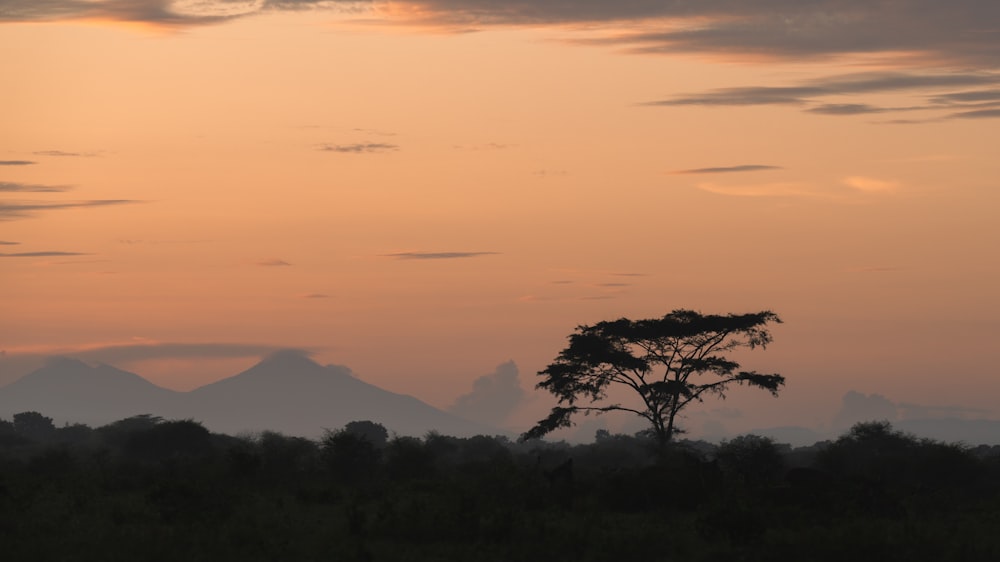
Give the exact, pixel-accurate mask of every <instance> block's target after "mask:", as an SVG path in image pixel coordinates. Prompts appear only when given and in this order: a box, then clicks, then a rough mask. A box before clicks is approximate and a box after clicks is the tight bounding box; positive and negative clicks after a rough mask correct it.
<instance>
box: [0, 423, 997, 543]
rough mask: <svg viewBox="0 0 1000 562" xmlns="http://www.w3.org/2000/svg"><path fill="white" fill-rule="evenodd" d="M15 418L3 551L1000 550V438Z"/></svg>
mask: <svg viewBox="0 0 1000 562" xmlns="http://www.w3.org/2000/svg"><path fill="white" fill-rule="evenodd" d="M27 414H28V415H21V414H19V415H18V416H15V420H16V422H15V421H13V420H12V421H5V420H0V545H2V548H3V556H4V559H5V560H39V561H45V560H60V561H63V560H65V561H76V560H81V561H82V560H102V561H115V560H122V561H125V560H127V561H143V560H165V561H166V560H182V559H183V560H194V561H199V560H205V561H208V560H241V561H245V562H253V561H258V560H260V561H265V560H304V561H309V560H348V561H350V560H416V561H420V560H484V561H492V560H497V561H499V560H529V561H531V560H567V559H573V560H583V561H598V560H640V559H641V560H682V561H695V562H697V561H714V560H751V561H753V560H768V561H770V560H786V559H787V560H815V561H825V560H830V561H834V560H836V561H840V560H843V559H851V558H853V559H859V560H876V559H878V560H883V559H885V560H908V561H909V560H917V561H919V560H935V561H937V560H997V559H1000V536H998V535H997V534H996V532H995V530H996V528H997V526H998V524H1000V447H979V448H975V449H972V448H968V447H964V446H960V445H951V444H945V443H939V442H934V441H929V440H922V439H917V438H914V437H912V436H908V435H905V434H902V433H899V432H897V431H894V430H893V429H892V427H891V426H890V425H889V424H888V423H867V424H859V425H856V426H855V427H854V428H852V429H851V430H850V431H849V432H848V433H846V434H845V435H844V436H842V437H840V438H839V439H837V440H836V441H834V442H825V443H819V444H816V445H815V446H812V447H806V448H799V449H792V448H790V447H788V446H784V445H780V444H777V443H774V442H773V441H771V440H769V439H766V438H762V437H758V436H752V435H751V436H741V437H737V438H734V439H731V440H729V441H726V442H724V443H722V444H720V445H718V446H714V445H711V444H708V443H703V442H690V441H675V442H673V443H671V444H670V446H669V447H666V448H661V447H659V446H658V444H657V442H656V440H655V439H653V438H649V437H646V436H628V435H614V434H610V433H608V432H607V431H601V432H598V435H597V436H596V437H597V439H596V440H595V442H594V443H591V444H587V445H576V446H569V445H567V444H565V443H544V442H540V441H526V442H512V441H510V440H508V439H505V438H503V437H487V436H479V437H473V438H467V439H459V438H454V437H448V436H445V435H439V434H434V433H431V434H428V435H427V436H425V437H424V438H422V439H415V438H411V437H396V436H393V437H389V436H388V435H387V433H386V432H385V431H384V428H382V427H381V426H379V425H378V424H375V423H372V422H357V423H352V424H349V425H348V426H347V427H345V428H343V429H341V430H337V431H330V432H327V434H326V435H325V436H324V437H323V438H322V439H321V440H319V441H312V440H307V439H302V438H298V437H290V436H286V435H281V434H278V433H274V432H264V433H261V434H257V435H242V436H236V437H234V436H227V435H220V434H213V433H210V432H209V431H207V430H206V429H205V428H204V427H202V426H201V425H200V424H198V423H197V422H194V421H191V420H161V419H159V418H156V417H153V416H138V417H134V418H129V419H126V420H121V421H119V422H116V423H113V424H109V425H107V426H103V427H99V428H90V427H87V426H84V425H79V424H77V425H67V426H63V427H56V426H54V425H52V424H51V420H49V423H45V420H46V419H47V418H45V416H43V415H41V414H37V413H27Z"/></svg>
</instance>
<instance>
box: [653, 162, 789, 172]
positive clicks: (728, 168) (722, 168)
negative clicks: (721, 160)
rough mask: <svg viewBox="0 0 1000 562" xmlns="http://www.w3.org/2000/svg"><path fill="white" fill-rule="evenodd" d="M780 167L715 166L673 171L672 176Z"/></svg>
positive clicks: (778, 168) (759, 165) (752, 165)
mask: <svg viewBox="0 0 1000 562" xmlns="http://www.w3.org/2000/svg"><path fill="white" fill-rule="evenodd" d="M780 169H782V168H781V166H768V165H765V164H742V165H740V166H716V167H712V168H691V169H689V170H674V171H673V172H672V173H674V174H726V173H730V172H759V171H762V170H780Z"/></svg>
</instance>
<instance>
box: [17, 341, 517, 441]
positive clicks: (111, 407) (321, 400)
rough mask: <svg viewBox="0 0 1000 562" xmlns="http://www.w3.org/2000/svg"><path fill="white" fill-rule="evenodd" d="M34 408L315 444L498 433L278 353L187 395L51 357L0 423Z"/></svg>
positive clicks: (299, 356) (333, 368)
mask: <svg viewBox="0 0 1000 562" xmlns="http://www.w3.org/2000/svg"><path fill="white" fill-rule="evenodd" d="M28 410H36V411H39V412H42V413H43V414H45V415H47V416H50V417H52V418H54V419H56V421H57V422H65V421H68V422H82V423H88V424H105V423H109V422H112V421H116V420H119V419H122V418H125V417H129V416H133V415H137V414H146V413H148V414H153V415H157V416H162V417H164V418H169V419H188V418H190V419H194V420H196V421H200V422H202V423H204V424H205V426H206V427H208V428H209V429H211V430H213V431H218V432H225V433H239V432H245V431H250V432H253V431H263V430H271V431H279V432H282V433H286V434H290V435H301V436H305V437H318V436H319V435H321V434H322V432H323V430H324V429H339V428H341V427H343V426H344V425H346V424H347V423H348V422H351V421H357V420H371V421H374V422H378V423H381V424H382V425H384V426H385V427H386V428H388V429H389V430H390V431H394V432H396V433H398V434H400V435H415V436H420V435H424V434H426V433H427V432H428V431H432V430H434V431H438V432H440V433H443V434H447V435H454V436H471V435H476V434H488V435H493V434H500V433H503V432H502V431H500V430H498V429H496V428H492V427H489V426H485V425H482V424H476V423H473V422H470V421H467V420H464V419H462V418H460V417H458V416H455V415H452V414H449V413H446V412H443V411H441V410H438V409H437V408H434V407H433V406H430V405H429V404H426V403H424V402H421V401H420V400H418V399H416V398H414V397H412V396H408V395H404V394H396V393H393V392H389V391H387V390H383V389H381V388H379V387H377V386H374V385H371V384H368V383H366V382H364V381H361V380H359V379H357V378H355V377H354V376H353V375H352V373H351V370H350V369H348V368H347V367H343V366H338V365H329V366H323V365H320V364H318V363H316V362H315V361H313V360H312V359H310V358H309V357H308V356H307V355H306V354H304V353H302V352H299V351H293V350H287V351H280V352H277V353H274V354H272V355H271V356H269V357H267V358H265V359H264V360H262V361H261V362H259V363H258V364H256V365H254V366H253V367H251V368H249V369H247V370H246V371H243V372H242V373H239V374H238V375H235V376H232V377H229V378H226V379H222V380H220V381H217V382H214V383H211V384H208V385H205V386H202V387H199V388H197V389H195V390H192V391H190V392H174V391H171V390H167V389H164V388H160V387H158V386H156V385H154V384H152V383H150V382H148V381H146V380H145V379H143V378H142V377H140V376H139V375H136V374H134V373H129V372H127V371H122V370H120V369H116V368H114V367H111V366H109V365H98V366H96V367H91V366H89V365H87V364H86V363H83V362H82V361H77V360H75V359H65V358H60V359H56V360H53V361H51V362H50V363H49V364H48V365H46V366H45V367H43V368H41V369H39V370H37V371H34V372H32V373H30V374H28V375H26V376H24V377H22V378H21V379H19V380H17V381H15V382H14V383H11V384H10V385H8V386H6V387H3V388H0V417H6V418H8V419H9V417H10V416H12V415H13V414H14V413H17V412H23V411H28Z"/></svg>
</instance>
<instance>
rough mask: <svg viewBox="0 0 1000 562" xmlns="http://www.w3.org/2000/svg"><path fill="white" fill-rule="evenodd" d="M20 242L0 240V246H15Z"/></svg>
mask: <svg viewBox="0 0 1000 562" xmlns="http://www.w3.org/2000/svg"><path fill="white" fill-rule="evenodd" d="M19 244H20V242H10V241H8V240H0V246H17V245H19Z"/></svg>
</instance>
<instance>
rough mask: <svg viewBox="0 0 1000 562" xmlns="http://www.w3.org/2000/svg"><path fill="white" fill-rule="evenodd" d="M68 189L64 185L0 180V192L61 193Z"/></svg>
mask: <svg viewBox="0 0 1000 562" xmlns="http://www.w3.org/2000/svg"><path fill="white" fill-rule="evenodd" d="M69 189H70V188H69V186H65V185H38V184H33V183H14V182H0V193H61V192H63V191H68V190H69Z"/></svg>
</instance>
